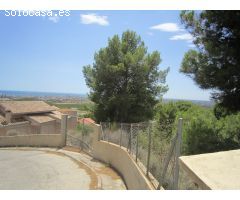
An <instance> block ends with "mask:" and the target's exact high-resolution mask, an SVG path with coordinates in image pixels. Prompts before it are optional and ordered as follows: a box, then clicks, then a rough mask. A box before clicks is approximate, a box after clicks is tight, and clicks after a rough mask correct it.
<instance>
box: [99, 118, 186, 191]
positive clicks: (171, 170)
mask: <svg viewBox="0 0 240 200" xmlns="http://www.w3.org/2000/svg"><path fill="white" fill-rule="evenodd" d="M100 125H101V130H102V131H101V137H100V138H101V140H104V141H107V142H111V143H115V144H118V145H120V147H125V148H126V149H127V151H128V152H129V154H130V155H131V156H132V157H133V158H134V160H135V161H136V163H137V164H138V165H139V166H140V167H141V168H142V169H143V171H144V172H145V173H146V175H147V176H148V177H149V178H150V179H151V180H153V182H154V180H155V183H156V180H157V181H158V183H159V184H158V185H157V188H158V189H160V188H161V187H163V188H164V189H178V180H179V164H178V157H179V156H180V145H181V137H182V119H181V118H180V119H179V120H178V124H174V125H171V127H170V126H168V125H167V124H166V123H165V124H164V127H163V125H161V124H158V123H157V122H149V123H132V124H129V123H109V122H101V123H100ZM166 132H167V133H166Z"/></svg>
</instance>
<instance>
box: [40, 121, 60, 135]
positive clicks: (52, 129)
mask: <svg viewBox="0 0 240 200" xmlns="http://www.w3.org/2000/svg"><path fill="white" fill-rule="evenodd" d="M59 133H60V132H56V121H51V122H46V123H42V124H41V125H40V134H59Z"/></svg>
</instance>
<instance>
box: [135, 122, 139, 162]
mask: <svg viewBox="0 0 240 200" xmlns="http://www.w3.org/2000/svg"><path fill="white" fill-rule="evenodd" d="M138 133H139V124H138V129H137V144H136V162H137V159H138Z"/></svg>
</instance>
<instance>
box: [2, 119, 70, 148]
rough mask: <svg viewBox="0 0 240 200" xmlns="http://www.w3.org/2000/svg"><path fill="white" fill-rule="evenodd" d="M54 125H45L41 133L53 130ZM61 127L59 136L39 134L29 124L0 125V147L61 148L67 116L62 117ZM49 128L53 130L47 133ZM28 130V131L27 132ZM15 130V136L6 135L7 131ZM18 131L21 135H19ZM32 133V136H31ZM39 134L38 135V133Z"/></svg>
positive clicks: (64, 139)
mask: <svg viewBox="0 0 240 200" xmlns="http://www.w3.org/2000/svg"><path fill="white" fill-rule="evenodd" d="M53 125H54V124H48V125H47V124H46V126H45V127H44V126H43V128H45V130H44V129H43V130H42V133H44V132H49V133H51V132H52V131H54V130H55V126H53ZM60 125H61V127H59V128H60V131H59V134H39V133H40V132H39V130H40V131H41V129H39V127H38V126H32V125H30V123H29V122H19V123H14V124H9V125H6V126H2V125H0V133H1V135H0V147H8V146H35V147H63V146H65V145H66V132H67V126H66V125H67V115H63V116H62V120H61V123H60ZM49 126H50V127H51V128H53V127H54V130H52V131H49V130H50V129H49ZM28 129H29V130H28ZM13 130H16V134H13V135H11V136H9V135H6V134H8V131H13ZM19 131H20V132H21V133H23V134H24V135H23V134H22V135H21V134H19ZM28 131H29V132H28ZM32 132H34V134H32ZM38 132H39V133H38Z"/></svg>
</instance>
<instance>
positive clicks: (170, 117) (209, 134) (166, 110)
mask: <svg viewBox="0 0 240 200" xmlns="http://www.w3.org/2000/svg"><path fill="white" fill-rule="evenodd" d="M155 112H156V115H155V119H156V121H157V122H158V126H159V128H158V129H157V131H158V134H159V135H160V137H161V138H163V139H164V138H165V139H168V138H172V136H173V134H175V131H176V124H177V120H178V118H179V117H182V118H183V119H184V126H183V144H182V154H184V155H189V154H199V153H210V152H216V151H223V150H231V149H236V148H239V147H240V123H239V122H240V113H236V114H229V115H226V116H223V117H221V118H217V117H216V116H215V115H214V109H212V108H204V107H201V106H198V105H194V104H191V103H189V102H176V103H173V102H170V103H166V104H164V103H159V104H158V105H157V106H156V107H155ZM158 137H159V136H158Z"/></svg>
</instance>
